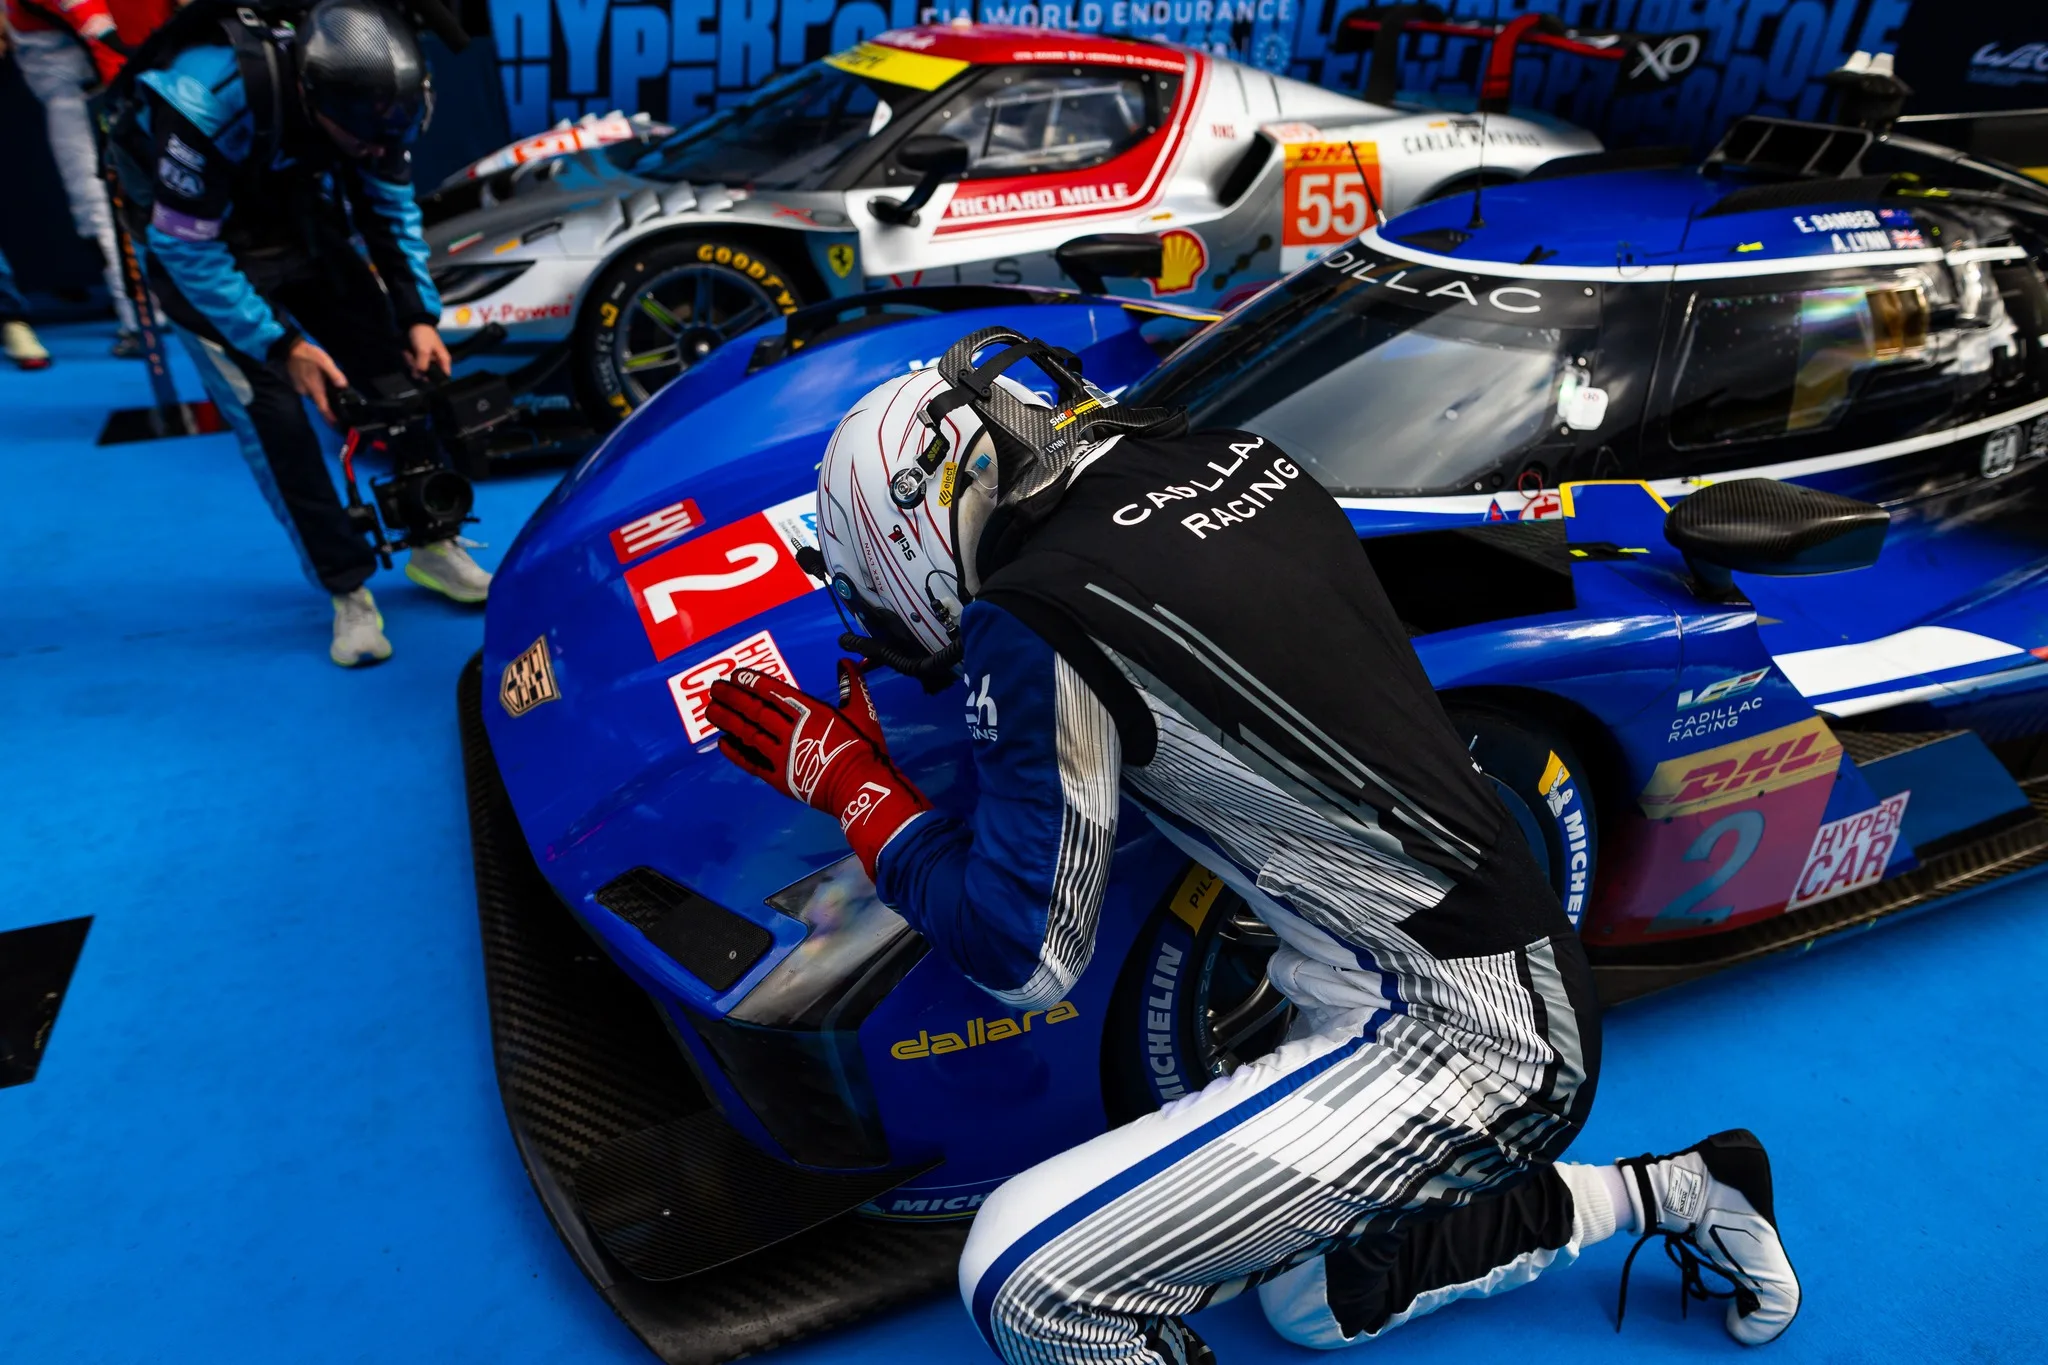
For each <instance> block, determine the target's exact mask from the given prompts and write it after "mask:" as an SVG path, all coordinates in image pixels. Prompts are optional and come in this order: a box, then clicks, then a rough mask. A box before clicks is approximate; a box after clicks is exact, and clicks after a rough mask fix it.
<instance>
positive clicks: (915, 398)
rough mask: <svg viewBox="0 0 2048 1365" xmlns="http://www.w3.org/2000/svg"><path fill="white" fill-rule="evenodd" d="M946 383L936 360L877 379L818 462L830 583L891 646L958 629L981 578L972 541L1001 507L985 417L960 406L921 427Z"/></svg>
mask: <svg viewBox="0 0 2048 1365" xmlns="http://www.w3.org/2000/svg"><path fill="white" fill-rule="evenodd" d="M999 382H1001V381H999ZM951 387H952V385H950V384H949V383H947V381H946V380H945V379H943V378H942V377H941V376H940V374H939V371H938V370H937V369H936V368H933V369H924V370H914V371H912V372H911V373H909V374H906V375H902V376H899V377H898V378H895V379H891V380H889V381H888V382H886V383H884V384H882V385H881V386H880V387H878V388H876V389H874V390H873V391H872V392H870V393H869V394H868V395H867V396H866V397H864V398H862V399H861V400H860V402H859V403H857V404H855V405H854V409H853V411H852V412H849V413H848V414H847V415H846V417H845V418H844V419H843V420H842V421H841V422H840V423H839V427H838V429H837V430H836V431H834V432H833V433H832V443H831V445H829V446H828V447H826V450H825V459H824V462H823V463H822V464H821V465H819V466H818V539H819V542H820V544H821V546H822V548H823V550H824V553H825V565H826V568H827V570H828V571H829V574H830V577H831V581H832V591H833V592H834V593H835V594H837V595H838V597H839V599H840V601H841V602H843V603H845V604H846V606H848V607H849V608H851V609H853V610H854V611H855V612H856V613H858V614H859V616H860V618H861V621H862V623H863V624H864V625H865V626H866V627H867V628H868V630H869V631H870V632H872V633H873V634H874V635H875V636H876V638H878V639H879V640H881V641H882V642H883V643H884V644H886V645H893V646H896V647H897V648H899V649H907V650H910V651H913V652H914V653H915V654H921V655H932V654H938V653H940V652H942V651H944V650H945V649H946V648H947V647H948V646H949V645H950V644H951V643H952V641H953V639H954V637H955V636H956V635H957V634H958V632H959V629H960V613H961V610H962V609H963V608H964V607H965V605H966V603H967V602H968V600H969V599H971V598H972V596H973V594H974V591H975V589H977V588H978V587H979V586H980V584H979V583H977V582H976V581H975V580H974V577H973V567H972V566H973V551H974V547H975V544H976V542H977V540H978V539H979V535H980V531H981V528H982V526H983V525H984V524H985V523H986V522H987V521H988V515H989V513H990V512H992V511H994V510H995V506H996V469H995V449H994V445H993V443H992V442H991V441H990V440H989V436H988V433H987V431H986V430H985V429H984V427H983V424H982V420H981V416H980V414H978V413H977V412H976V411H975V410H974V409H973V408H972V407H971V406H967V405H964V404H963V405H961V406H959V407H956V408H954V409H953V410H952V411H951V412H948V413H946V414H945V415H944V416H943V417H941V418H939V420H938V424H937V426H936V427H927V426H926V425H925V418H924V415H923V414H924V408H925V405H926V404H928V403H930V402H931V400H932V399H934V398H936V397H938V396H939V395H941V394H943V393H945V392H946V391H948V390H949V389H950V388H951ZM1006 387H1008V388H1010V390H1011V392H1012V393H1013V395H1015V396H1018V397H1020V398H1022V399H1023V400H1024V401H1026V402H1032V403H1037V402H1039V400H1038V398H1037V396H1036V395H1034V394H1031V393H1030V392H1029V391H1028V390H1025V389H1023V388H1022V386H1020V385H1014V384H1006ZM934 431H936V432H937V433H938V434H939V435H941V436H943V437H944V438H945V440H946V445H947V451H948V453H947V454H946V456H945V458H944V463H943V464H941V465H940V467H939V470H938V476H937V477H936V478H925V477H923V472H924V471H923V470H922V469H921V468H920V467H919V463H918V461H919V457H920V456H922V455H923V454H924V453H925V450H926V448H927V447H929V446H930V445H931V444H932V436H933V432H934ZM913 471H914V473H913ZM906 492H907V493H910V494H911V495H912V496H910V497H909V498H903V497H902V494H904V493H906ZM905 502H908V505H907V506H906V505H905Z"/></svg>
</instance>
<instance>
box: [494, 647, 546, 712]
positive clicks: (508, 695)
mask: <svg viewBox="0 0 2048 1365" xmlns="http://www.w3.org/2000/svg"><path fill="white" fill-rule="evenodd" d="M561 696H562V693H561V690H560V689H559V688H557V687H556V686H555V669H554V664H553V663H552V662H551V661H550V660H549V658H548V637H547V636H545V635H543V636H541V637H540V638H539V639H538V640H535V641H534V642H533V643H532V644H530V645H528V646H527V647H526V649H525V651H524V652H522V653H521V654H520V655H519V657H518V658H516V659H514V660H513V661H512V662H511V663H509V664H506V665H505V671H504V673H502V674H501V675H499V678H498V705H500V706H502V707H504V708H505V714H506V715H508V716H513V717H515V718H516V717H519V716H523V715H525V714H526V713H527V712H528V711H531V710H532V709H533V708H534V707H536V706H539V705H540V704H541V703H542V702H544V701H559V700H561Z"/></svg>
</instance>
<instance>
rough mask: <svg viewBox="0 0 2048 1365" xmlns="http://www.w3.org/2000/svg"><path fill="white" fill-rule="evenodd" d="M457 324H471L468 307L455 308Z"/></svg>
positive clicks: (464, 325) (461, 325) (459, 325)
mask: <svg viewBox="0 0 2048 1365" xmlns="http://www.w3.org/2000/svg"><path fill="white" fill-rule="evenodd" d="M455 325H456V326H457V327H467V326H469V310H468V309H467V308H458V309H456V310H455Z"/></svg>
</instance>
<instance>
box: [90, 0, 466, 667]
mask: <svg viewBox="0 0 2048 1365" xmlns="http://www.w3.org/2000/svg"><path fill="white" fill-rule="evenodd" d="M195 8H196V7H195ZM215 12H216V14H218V15H219V16H220V17H219V19H218V20H217V21H214V20H208V21H207V23H208V24H209V27H207V28H205V29H200V30H193V31H197V32H199V33H200V38H199V39H198V40H196V41H192V42H190V43H169V44H163V45H160V46H167V47H169V48H171V49H172V50H170V51H168V52H162V51H160V52H158V53H156V54H151V53H148V52H145V53H144V54H142V55H141V56H139V57H138V59H137V61H136V63H135V64H134V65H135V67H136V68H140V70H139V74H138V75H137V77H136V87H137V88H136V92H135V93H136V96H137V97H138V101H139V115H138V117H136V118H135V119H134V120H133V121H132V125H131V126H132V132H129V133H127V134H125V135H124V134H123V130H122V129H121V128H120V126H119V124H118V122H117V125H116V137H117V140H118V141H120V142H121V145H122V148H123V150H124V151H125V152H126V153H127V155H128V156H129V157H130V159H131V160H132V161H140V162H141V164H142V166H143V167H144V168H146V169H145V170H144V171H143V174H146V176H147V177H148V180H149V188H150V193H151V195H152V198H153V203H152V206H151V208H150V211H149V222H148V226H147V229H146V231H145V232H144V234H143V240H144V241H145V243H146V248H147V254H148V257H149V266H148V268H149V275H150V283H151V285H152V287H153V288H154V289H155V291H156V293H157V295H158V297H159V298H160V300H161V301H162V304H163V308H164V311H165V312H166V313H168V314H169V315H170V317H171V318H172V320H173V321H175V322H176V323H177V324H178V326H179V327H180V329H181V330H182V331H183V332H184V333H186V339H187V341H188V343H190V344H191V348H192V350H193V352H194V356H195V359H196V360H197V361H198V362H199V370H200V374H201V378H202V379H203V380H204V382H205V383H206V386H207V390H208V393H209V394H210V396H211V397H212V398H213V399H214V401H215V402H216V404H218V406H219V407H220V410H221V412H222V414H223V415H224V416H225V417H226V418H227V420H228V423H229V424H230V426H232V427H233V429H234V431H235V433H236V435H237V436H238V437H239V438H240V440H241V444H242V449H243V453H244V455H245V456H246V457H247V459H248V461H249V464H250V467H251V469H252V470H253V471H254V473H255V475H256V479H257V482H258V483H259V484H260V485H261V486H262V488H263V491H264V493H265V495H266V496H267V497H268V498H269V500H270V504H271V508H272V510H273V511H274V512H276V514H277V516H278V519H279V520H280V521H282V522H283V523H284V525H285V528H286V529H287V531H289V532H290V534H291V536H292V539H293V541H294V543H295V544H296V545H297V546H298V548H299V551H300V556H301V559H302V560H303V561H304V563H305V565H306V568H307V571H308V573H309V575H310V576H311V577H312V578H313V579H314V580H315V581H317V582H318V583H319V584H320V585H321V586H322V587H323V588H325V589H326V590H327V591H328V592H329V593H330V594H331V595H332V596H333V599H334V640H333V644H332V646H331V647H330V649H329V656H330V657H331V658H332V659H333V660H334V662H336V663H337V664H340V665H342V666H343V667H351V666H354V665H356V664H359V663H365V662H372V661H376V660H381V659H386V658H389V657H390V655H391V643H390V641H389V640H387V639H386V638H385V636H384V630H383V624H384V623H383V618H382V616H381V615H380V614H379V613H378V611H377V605H376V602H375V601H374V600H373V599H372V598H371V596H370V593H369V590H368V589H367V588H365V587H364V586H363V584H364V583H365V581H366V580H368V578H369V577H370V574H371V572H372V570H374V569H375V567H376V564H377V561H376V557H375V554H374V552H373V551H372V550H371V548H370V546H369V545H368V544H367V543H366V542H365V541H364V539H363V538H362V537H361V536H360V535H359V534H358V532H357V531H356V530H354V529H352V527H351V524H350V522H349V519H348V516H347V513H346V512H345V510H344V509H343V507H342V504H341V501H340V499H339V498H338V497H337V496H336V494H335V488H334V482H333V479H332V477H331V476H330V475H329V473H328V469H327V464H326V461H325V459H324V458H323V456H322V453H321V448H320V444H319V440H318V438H317V436H316V434H315V432H314V430H313V427H312V424H311V422H310V421H309V420H308V419H307V415H306V412H305V408H304V405H303V403H302V402H301V400H302V399H304V400H308V401H310V402H311V403H312V405H313V406H314V407H315V408H317V409H318V410H319V412H320V415H321V416H322V417H324V418H326V419H327V420H328V421H329V422H330V423H332V422H333V421H334V404H333V396H334V393H335V391H336V390H338V389H341V388H344V387H350V386H353V387H355V388H357V389H359V390H363V391H366V392H375V391H377V389H378V388H379V387H380V383H379V381H384V382H386V383H388V382H389V381H390V380H392V379H399V380H400V382H401V383H402V382H403V381H402V378H401V377H402V375H403V374H404V373H406V372H410V374H411V375H412V376H413V377H414V378H422V377H426V376H428V375H430V374H434V373H436V372H438V373H440V374H443V375H445V373H446V371H447V368H448V364H449V358H448V348H447V347H446V346H445V345H444V344H443V343H442V340H441V337H440V334H439V332H437V331H436V330H435V323H436V321H437V320H438V318H439V317H440V312H441V300H440V296H439V294H438V293H437V292H436V290H435V288H434V285H433V281H432V280H431V279H430V278H429V277H428V275H427V246H426V243H425V241H424V240H423V239H422V238H421V235H420V214H419V209H418V208H417V207H416V206H415V204H414V202H413V192H412V185H411V176H412V170H411V160H410V153H409V152H408V151H407V150H406V149H407V145H408V144H409V143H410V142H411V141H412V140H413V139H414V138H415V137H416V136H417V135H418V133H419V130H420V128H421V126H422V124H423V122H424V120H425V118H426V116H427V115H428V114H429V113H430V112H431V108H432V102H433V95H432V87H431V83H430V81H429V79H428V74H427V68H426V63H425V61H424V59H423V58H422V56H421V54H420V48H419V43H418V40H417V38H416V36H415V34H414V32H413V30H412V28H411V26H410V25H409V24H408V23H407V22H406V20H405V19H404V18H402V17H401V16H400V15H399V14H398V13H396V12H395V11H393V10H391V9H388V8H386V7H385V6H383V5H381V4H379V3H377V0H319V3H317V4H315V5H313V6H312V7H311V8H310V10H307V11H305V12H303V13H289V12H281V11H280V10H279V9H278V8H277V7H275V6H265V7H262V8H260V9H256V8H250V7H243V8H240V9H231V8H229V7H227V6H220V7H219V8H218V9H217V10H216V11H215ZM281 13H283V14H286V15H288V17H289V18H290V20H291V22H290V23H288V24H283V23H276V22H274V18H275V17H277V16H280V14H281ZM199 17H200V16H197V15H193V14H190V13H189V12H188V14H187V15H185V16H181V20H189V19H197V18H199ZM145 157H146V160H144V159H143V158H145ZM352 237H356V238H360V239H361V241H362V243H363V246H364V247H365V248H366V249H367V254H368V258H369V259H368V261H365V260H364V258H363V255H362V254H361V253H359V252H358V251H357V249H356V247H355V245H354V243H353V241H352V240H351V238H352ZM373 267H374V270H373ZM392 445H393V447H394V448H393V450H392V452H391V453H392V456H393V460H394V467H401V468H402V467H407V466H413V465H419V464H427V465H438V464H440V463H441V462H442V455H441V451H440V448H439V443H438V441H437V440H436V439H435V438H434V437H433V436H432V435H431V434H430V433H429V432H428V431H426V430H425V429H424V428H423V427H421V426H419V425H417V424H416V425H414V426H412V427H411V428H410V429H409V430H408V431H406V432H405V433H404V434H402V435H396V434H395V435H394V437H393V440H392ZM421 538H422V537H421V536H419V535H415V536H412V537H411V540H412V541H413V549H412V553H411V555H410V557H409V559H408V561H407V563H406V567H405V573H406V577H408V578H410V579H411V580H412V581H413V582H415V583H418V584H420V585H421V586H423V587H427V588H431V589H433V590H434V591H436V592H439V593H442V594H443V595H445V596H447V597H450V598H453V599H454V600H455V601H458V602H481V601H483V600H484V599H485V597H486V596H487V595H488V593H489V591H490V581H491V580H490V575H489V574H488V573H486V572H485V571H484V570H483V569H481V568H479V567H478V566H477V564H476V563H475V562H474V561H473V560H471V559H470V557H469V555H468V554H467V553H465V552H464V550H463V548H462V546H461V544H460V542H459V541H458V540H456V539H455V537H454V528H453V527H446V526H443V527H439V528H435V529H434V530H431V531H429V532H427V533H426V534H425V537H424V538H425V539H426V540H427V541H428V542H429V543H425V544H421V543H419V541H420V539H421Z"/></svg>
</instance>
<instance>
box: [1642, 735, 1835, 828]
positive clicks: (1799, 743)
mask: <svg viewBox="0 0 2048 1365" xmlns="http://www.w3.org/2000/svg"><path fill="white" fill-rule="evenodd" d="M1841 762H1842V744H1841V741H1840V740H1837V739H1836V738H1835V735H1834V731H1832V730H1830V729H1828V725H1827V722H1826V721H1824V720H1822V719H1821V718H1820V717H1819V716H1809V717H1808V718H1807V719H1805V720H1802V721H1800V722H1799V723H1798V724H1796V725H1787V726H1785V727H1783V728H1782V729H1777V730H1771V731H1767V732H1766V733H1764V734H1761V735H1758V736H1756V737H1755V738H1753V739H1740V740H1736V741H1735V742H1734V743H1732V744H1723V745H1721V746H1720V747H1719V748H1716V749H1704V750H1702V751H1700V752H1699V753H1696V754H1686V755H1684V756H1683V757H1680V758H1673V759H1667V760H1665V761H1664V762H1662V763H1659V764H1658V765H1657V770H1656V771H1655V772H1654V773H1652V774H1650V782H1649V785H1648V786H1646V787H1644V788H1643V794H1642V796H1641V797H1640V798H1638V799H1639V801H1640V802H1641V805H1642V808H1643V814H1645V815H1648V816H1652V817H1656V818H1660V819H1661V818H1663V817H1666V816H1672V815H1692V814H1695V813H1697V812H1699V811H1703V810H1713V809H1714V808H1715V807H1716V806H1727V805H1733V804H1734V803H1735V802H1737V801H1741V800H1743V799H1745V798H1747V797H1751V796H1762V795H1763V794H1764V793H1766V792H1774V791H1782V790H1784V789H1785V788H1786V787H1791V786H1796V785H1798V784H1799V783H1801V782H1807V781H1811V780H1812V779H1814V778H1816V777H1832V776H1833V775H1834V772H1835V769H1836V768H1838V767H1840V766H1841Z"/></svg>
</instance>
